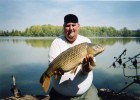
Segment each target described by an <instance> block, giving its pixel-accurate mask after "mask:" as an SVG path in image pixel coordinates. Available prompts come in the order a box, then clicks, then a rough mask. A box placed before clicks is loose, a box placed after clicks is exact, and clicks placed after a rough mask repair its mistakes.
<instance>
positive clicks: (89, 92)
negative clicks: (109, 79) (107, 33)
mask: <svg viewBox="0 0 140 100" xmlns="http://www.w3.org/2000/svg"><path fill="white" fill-rule="evenodd" d="M79 28H80V24H79V22H78V18H77V16H76V15H74V14H68V15H66V16H65V17H64V25H63V29H64V35H62V36H60V37H58V38H56V39H55V40H54V41H53V42H52V45H51V47H50V51H49V62H52V61H53V60H54V58H56V57H57V56H58V55H59V54H60V53H61V52H63V51H65V50H66V49H68V48H70V47H73V46H75V45H77V44H80V43H83V42H89V43H90V42H91V41H90V39H88V38H87V37H84V36H81V35H79ZM89 59H91V57H88V56H87V57H85V59H83V62H81V63H82V64H81V65H79V66H78V68H77V71H76V73H75V74H71V73H70V72H66V73H64V75H61V72H59V71H56V74H57V76H59V77H58V78H57V79H55V77H52V89H51V91H50V100H99V98H98V95H97V89H96V88H95V87H94V85H93V84H92V81H93V72H92V71H91V70H92V69H93V66H91V65H90V63H88V62H89ZM92 59H93V58H92Z"/></svg>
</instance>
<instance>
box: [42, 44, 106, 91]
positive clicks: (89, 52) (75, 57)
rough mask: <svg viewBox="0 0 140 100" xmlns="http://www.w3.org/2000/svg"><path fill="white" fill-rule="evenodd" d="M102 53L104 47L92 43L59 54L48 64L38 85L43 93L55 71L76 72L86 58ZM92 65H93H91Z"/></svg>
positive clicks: (76, 46) (46, 89)
mask: <svg viewBox="0 0 140 100" xmlns="http://www.w3.org/2000/svg"><path fill="white" fill-rule="evenodd" d="M103 51H104V47H103V46H100V45H98V44H93V43H86V42H84V43H81V44H78V45H75V46H73V47H71V48H68V49H67V50H65V51H63V52H62V53H60V54H59V55H58V56H57V57H56V58H55V59H54V60H53V61H52V62H51V63H50V64H49V67H48V69H47V70H46V71H45V72H44V73H43V74H42V76H41V78H40V83H41V84H42V87H43V88H44V90H45V92H47V91H48V89H49V86H50V79H51V77H52V76H53V75H54V74H55V71H56V70H61V71H63V72H68V71H73V72H75V71H74V70H76V68H77V66H78V65H79V64H81V62H82V61H83V59H84V58H85V57H86V56H92V57H95V56H96V55H98V54H100V53H101V52H103ZM91 64H92V65H94V61H93V63H91Z"/></svg>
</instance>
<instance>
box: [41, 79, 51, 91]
mask: <svg viewBox="0 0 140 100" xmlns="http://www.w3.org/2000/svg"><path fill="white" fill-rule="evenodd" d="M50 80H51V79H50V77H46V79H45V80H44V82H43V84H42V87H43V88H44V91H45V92H48V90H49V87H50Z"/></svg>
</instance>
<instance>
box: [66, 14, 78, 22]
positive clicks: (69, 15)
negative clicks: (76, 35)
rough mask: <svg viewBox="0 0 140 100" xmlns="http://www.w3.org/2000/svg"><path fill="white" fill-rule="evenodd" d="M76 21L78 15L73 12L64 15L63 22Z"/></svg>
mask: <svg viewBox="0 0 140 100" xmlns="http://www.w3.org/2000/svg"><path fill="white" fill-rule="evenodd" d="M69 22H72V23H78V17H77V16H76V15H74V14H68V15H66V16H65V17H64V23H69Z"/></svg>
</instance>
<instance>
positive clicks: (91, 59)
mask: <svg viewBox="0 0 140 100" xmlns="http://www.w3.org/2000/svg"><path fill="white" fill-rule="evenodd" d="M89 62H90V65H91V66H96V64H95V61H94V59H93V58H89Z"/></svg>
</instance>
